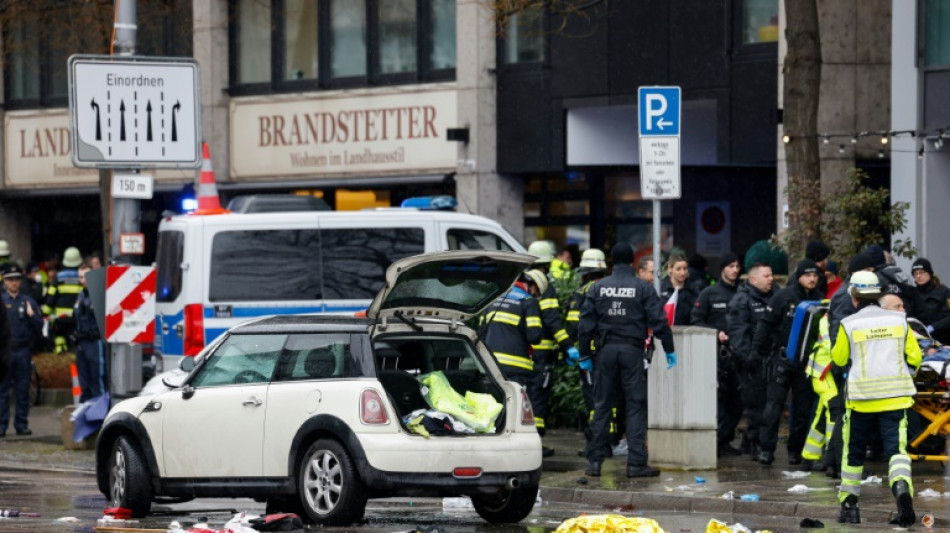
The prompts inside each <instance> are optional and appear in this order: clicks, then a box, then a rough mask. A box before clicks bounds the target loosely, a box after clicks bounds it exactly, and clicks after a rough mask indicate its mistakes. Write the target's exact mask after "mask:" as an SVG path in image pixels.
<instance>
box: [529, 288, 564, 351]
mask: <svg viewBox="0 0 950 533" xmlns="http://www.w3.org/2000/svg"><path fill="white" fill-rule="evenodd" d="M538 306H539V307H540V308H541V325H542V327H543V329H544V334H543V335H542V337H541V341H540V342H537V343H533V345H532V347H533V348H534V350H535V351H542V350H545V351H556V350H557V349H558V346H560V347H561V349H562V350H567V349H568V348H570V347H571V338H570V336H569V335H568V334H567V331H566V330H565V329H564V324H563V323H562V322H561V305H560V304H559V303H558V299H557V290H556V289H555V288H554V284H553V283H548V286H547V288H546V289H544V292H543V293H542V294H541V295H540V297H539V298H538Z"/></svg>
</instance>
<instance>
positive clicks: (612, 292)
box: [600, 287, 637, 298]
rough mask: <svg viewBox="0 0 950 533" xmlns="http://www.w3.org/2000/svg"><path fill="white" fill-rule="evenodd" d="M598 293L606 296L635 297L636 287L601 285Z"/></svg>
mask: <svg viewBox="0 0 950 533" xmlns="http://www.w3.org/2000/svg"><path fill="white" fill-rule="evenodd" d="M600 295H601V296H605V297H607V298H636V297H637V289H634V288H632V287H601V288H600Z"/></svg>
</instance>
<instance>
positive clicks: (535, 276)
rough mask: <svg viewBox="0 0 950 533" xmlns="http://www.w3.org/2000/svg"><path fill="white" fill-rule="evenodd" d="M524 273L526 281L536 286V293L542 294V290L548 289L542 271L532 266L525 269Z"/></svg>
mask: <svg viewBox="0 0 950 533" xmlns="http://www.w3.org/2000/svg"><path fill="white" fill-rule="evenodd" d="M524 275H525V277H526V278H528V281H530V282H531V283H534V284H535V285H536V286H537V287H538V294H544V291H546V290H548V277H547V276H546V275H545V274H544V272H541V271H540V270H538V269H536V268H533V269H531V270H528V271H526V272H525V273H524Z"/></svg>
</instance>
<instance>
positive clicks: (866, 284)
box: [848, 270, 881, 300]
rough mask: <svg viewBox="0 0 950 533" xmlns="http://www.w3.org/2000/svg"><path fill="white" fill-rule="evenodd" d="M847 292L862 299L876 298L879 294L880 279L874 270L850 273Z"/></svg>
mask: <svg viewBox="0 0 950 533" xmlns="http://www.w3.org/2000/svg"><path fill="white" fill-rule="evenodd" d="M848 294H850V295H851V296H854V297H855V298H860V299H863V300H870V299H877V298H878V297H880V296H881V280H879V279H878V277H877V274H875V273H874V272H868V271H866V270H862V271H860V272H855V273H854V274H852V275H851V282H850V287H848Z"/></svg>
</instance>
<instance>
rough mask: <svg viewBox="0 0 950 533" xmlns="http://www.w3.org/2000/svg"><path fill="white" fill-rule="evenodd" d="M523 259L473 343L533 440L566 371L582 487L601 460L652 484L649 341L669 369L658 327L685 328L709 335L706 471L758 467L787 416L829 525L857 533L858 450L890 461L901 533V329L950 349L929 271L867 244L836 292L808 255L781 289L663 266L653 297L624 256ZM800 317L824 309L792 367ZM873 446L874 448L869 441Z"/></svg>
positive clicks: (799, 462)
mask: <svg viewBox="0 0 950 533" xmlns="http://www.w3.org/2000/svg"><path fill="white" fill-rule="evenodd" d="M529 253H531V254H532V255H534V256H536V257H537V261H536V262H535V264H534V265H533V266H532V268H531V269H530V270H528V271H526V272H525V274H524V275H523V276H522V277H521V279H520V280H519V281H518V282H517V283H516V284H515V286H514V287H513V288H512V289H511V291H509V292H508V293H507V294H505V295H504V296H502V297H501V298H499V299H498V300H497V301H496V302H495V303H494V304H493V305H492V306H491V307H490V308H489V309H488V311H487V312H486V313H485V314H484V315H483V316H482V321H481V328H482V331H481V333H482V338H483V339H484V341H485V343H486V345H487V346H488V347H489V348H490V349H491V350H492V351H493V352H494V353H495V356H496V358H497V360H498V362H499V363H500V365H501V368H502V370H503V372H504V373H505V375H506V377H507V378H508V379H511V380H513V381H517V382H519V383H522V384H524V385H525V387H526V388H527V390H528V394H529V397H530V398H531V401H532V407H533V409H534V413H535V421H536V425H537V427H538V431H539V433H540V434H541V435H542V437H543V436H544V428H545V417H546V416H547V414H548V405H549V402H550V396H551V390H552V387H553V383H552V382H553V380H554V373H553V368H554V365H556V364H558V363H559V362H564V363H566V364H569V365H575V364H576V365H577V366H578V367H579V370H580V380H581V389H582V391H583V396H584V399H585V402H586V404H587V408H588V409H589V410H590V412H591V417H590V424H589V427H588V430H587V431H586V433H585V434H586V436H587V444H586V447H585V449H584V452H583V453H584V455H586V457H587V458H588V460H589V463H590V464H589V467H588V469H587V472H586V473H587V474H588V475H591V476H599V475H600V470H601V464H602V463H603V461H604V459H605V458H606V457H607V456H610V455H625V456H626V458H627V471H626V473H627V476H629V477H648V476H656V475H658V473H659V472H658V471H657V470H656V469H654V468H652V467H650V466H649V462H648V454H647V446H646V429H647V419H646V403H647V385H646V383H647V380H646V375H647V371H648V369H649V368H650V366H651V363H652V356H653V351H654V347H655V342H656V341H657V340H659V342H660V343H661V344H662V347H663V350H664V352H665V353H666V362H667V365H666V366H667V368H673V367H674V366H675V365H676V364H677V355H676V351H675V347H674V345H673V335H672V328H671V326H676V325H698V326H704V327H708V328H711V329H714V330H715V331H716V341H717V354H718V359H717V362H718V373H717V385H718V389H717V397H718V398H717V399H718V412H717V432H716V437H717V454H718V455H719V456H738V455H742V454H748V455H749V456H750V458H751V459H753V460H755V461H758V462H759V463H760V464H762V465H764V466H768V465H771V464H772V463H773V462H774V460H775V451H776V448H777V446H778V442H779V429H780V425H781V421H782V418H783V415H784V413H786V412H788V413H789V435H788V440H787V443H786V446H787V451H788V462H789V464H790V465H794V466H797V467H798V468H800V469H802V470H820V471H824V472H825V474H826V475H828V476H829V477H833V478H839V477H840V479H841V480H842V481H841V489H840V493H839V500H840V502H841V507H842V508H841V511H840V512H839V516H838V520H839V521H840V522H843V523H858V522H860V513H859V511H858V497H859V495H860V480H861V475H862V465H863V463H864V459H865V455H866V453H868V447H869V446H870V447H871V448H872V452H876V453H878V454H879V456H880V457H881V458H882V459H884V460H887V461H888V462H889V473H890V476H889V482H890V485H891V488H892V491H893V493H894V497H895V500H896V502H897V507H898V514H897V517H896V518H895V522H894V523H896V524H898V525H901V526H904V527H906V526H907V525H909V524H911V523H913V522H914V520H915V516H914V511H913V506H912V495H913V485H912V480H911V472H910V458H909V456H908V455H907V453H906V450H905V449H904V447H905V445H906V442H907V439H906V432H907V411H908V408H909V407H911V406H912V405H913V395H914V390H913V389H914V384H913V380H912V378H911V377H910V376H911V372H912V371H913V370H911V369H916V368H917V367H919V366H920V364H921V352H920V348H919V346H918V345H917V338H916V337H915V335H914V334H913V332H912V330H911V328H910V327H909V326H908V322H907V319H908V318H915V319H917V320H918V321H919V322H920V323H922V324H924V326H925V328H926V330H927V332H928V333H929V334H930V335H932V337H933V338H934V339H935V340H936V341H938V342H944V341H950V289H947V287H945V286H944V285H942V284H941V283H940V280H939V278H938V277H937V276H936V275H935V274H934V271H933V268H932V265H931V263H930V262H929V261H928V260H927V259H925V258H919V259H917V260H916V261H914V262H913V264H912V267H911V275H910V276H908V275H907V274H906V273H904V272H903V271H902V270H901V269H900V268H899V267H897V266H896V265H895V264H894V261H893V260H892V258H891V257H890V255H889V254H888V252H887V251H885V250H884V249H883V248H882V247H881V246H878V245H872V246H869V247H868V248H867V249H866V250H864V251H863V252H861V253H859V254H857V255H855V256H854V257H851V258H849V260H848V262H847V265H848V268H847V274H848V277H847V278H845V279H842V277H840V276H839V272H838V265H837V263H835V262H834V261H832V260H831V258H830V250H829V248H828V247H827V246H826V245H825V244H824V243H822V242H820V241H812V242H810V243H808V245H807V247H806V250H805V257H803V258H802V259H801V260H800V261H798V262H797V264H796V268H795V270H794V271H793V272H792V273H791V275H789V276H788V277H787V281H786V283H785V286H784V287H780V286H779V283H778V282H777V281H776V276H775V275H773V266H775V262H774V261H771V262H770V261H768V260H764V259H763V258H762V257H760V254H757V253H753V250H751V249H750V250H749V251H747V253H746V254H745V260H744V261H743V260H742V258H740V257H739V256H738V255H735V254H732V253H726V254H724V255H722V256H721V257H719V273H718V276H711V275H709V274H706V273H705V266H706V261H705V259H703V258H701V257H698V256H694V257H692V258H689V259H687V257H686V255H685V254H679V253H672V254H670V255H669V256H668V258H667V260H666V261H665V264H664V268H663V269H662V270H663V274H662V276H663V279H662V280H661V283H660V290H659V292H657V291H656V290H655V289H654V285H653V278H654V264H653V260H652V258H650V257H647V256H644V257H640V258H639V259H636V254H635V250H634V249H633V247H632V246H630V245H629V244H628V243H625V242H620V243H617V244H615V245H614V246H613V247H612V248H611V250H610V257H611V260H612V268H610V269H608V265H607V261H606V257H605V254H604V253H603V252H602V251H600V250H597V249H591V250H587V251H585V252H584V253H583V255H582V256H581V260H580V264H579V268H577V269H576V270H575V269H574V268H573V265H572V263H573V261H571V258H570V255H569V254H565V253H563V251H562V253H556V251H555V249H554V246H553V245H552V244H551V243H550V242H549V241H536V242H534V243H532V244H531V246H530V247H529ZM782 261H783V262H784V261H786V259H783V260H782ZM564 279H574V280H575V282H574V283H573V284H572V283H564V282H563V280H564ZM555 287H557V289H555ZM557 290H562V291H565V292H568V294H557ZM559 302H561V304H560V307H559ZM802 302H823V306H822V307H821V308H820V309H821V310H822V312H821V313H820V314H819V315H816V317H820V320H819V322H818V323H819V326H818V328H817V329H818V330H819V333H818V335H817V339H815V340H814V341H809V345H808V346H807V347H806V351H807V352H808V353H809V354H810V355H809V357H807V358H806V362H805V363H802V362H801V361H798V360H796V359H790V358H789V357H787V355H786V352H787V350H786V349H787V347H788V344H789V343H790V342H792V341H791V340H790V333H791V332H792V330H793V321H794V318H795V313H796V309H797V308H798V307H799V304H800V303H802ZM825 310H826V311H825ZM562 317H563V321H562ZM895 340H896V341H897V342H895ZM686 360H687V361H688V358H687V359H686ZM686 364H688V363H686ZM789 399H790V402H789ZM742 420H745V426H744V431H741V432H739V431H738V429H739V428H740V426H741V422H742ZM872 431H876V432H878V433H879V438H876V439H872V438H869V435H870V434H871V433H872ZM740 433H741V434H740ZM737 440H738V447H737V446H734V445H733V444H734V443H735V442H736V441H737ZM875 446H877V450H873V448H874V447H875ZM544 453H545V455H548V454H550V453H552V452H551V450H548V449H547V448H545V452H544Z"/></svg>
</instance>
